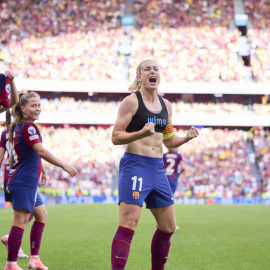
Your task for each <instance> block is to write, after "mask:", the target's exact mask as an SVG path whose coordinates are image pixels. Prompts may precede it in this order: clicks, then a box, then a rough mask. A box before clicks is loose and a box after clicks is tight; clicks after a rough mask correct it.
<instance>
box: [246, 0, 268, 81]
mask: <svg viewBox="0 0 270 270" xmlns="http://www.w3.org/2000/svg"><path fill="white" fill-rule="evenodd" d="M244 5H245V12H246V14H247V15H248V17H249V18H248V19H249V21H250V22H251V28H250V29H248V33H247V37H248V39H249V42H250V45H251V57H252V58H251V66H252V69H253V74H254V80H255V81H257V82H260V83H262V82H263V83H269V82H270V47H269V39H270V31H269V25H270V1H269V0H245V1H244Z"/></svg>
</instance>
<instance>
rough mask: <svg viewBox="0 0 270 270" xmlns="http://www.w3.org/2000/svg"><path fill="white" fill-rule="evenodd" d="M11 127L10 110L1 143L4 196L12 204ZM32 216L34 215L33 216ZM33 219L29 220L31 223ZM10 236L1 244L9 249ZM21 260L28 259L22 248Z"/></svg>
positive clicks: (19, 256)
mask: <svg viewBox="0 0 270 270" xmlns="http://www.w3.org/2000/svg"><path fill="white" fill-rule="evenodd" d="M10 127H11V113H10V110H7V111H6V129H5V130H3V132H2V134H1V141H0V167H1V165H2V162H3V159H4V156H5V152H7V160H6V164H5V167H4V196H5V201H6V202H10V203H11V202H12V199H11V196H10V194H9V193H8V192H7V190H6V188H7V183H8V178H9V152H10V147H9V134H10ZM31 216H32V215H31ZM30 219H31V217H30V218H29V221H30ZM8 236H9V235H8V234H6V235H4V236H3V237H2V238H1V242H2V243H3V244H4V245H5V246H6V247H8ZM18 258H19V259H24V258H28V256H27V255H26V254H24V252H23V250H22V248H21V247H20V249H19V254H18Z"/></svg>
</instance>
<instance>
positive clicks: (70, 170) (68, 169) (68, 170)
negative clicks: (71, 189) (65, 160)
mask: <svg viewBox="0 0 270 270" xmlns="http://www.w3.org/2000/svg"><path fill="white" fill-rule="evenodd" d="M63 170H64V171H66V172H68V173H69V174H70V176H71V177H73V176H75V175H76V174H77V171H76V170H75V169H74V168H73V167H71V166H69V165H68V164H64V166H63Z"/></svg>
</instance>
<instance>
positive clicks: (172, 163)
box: [163, 147, 185, 230]
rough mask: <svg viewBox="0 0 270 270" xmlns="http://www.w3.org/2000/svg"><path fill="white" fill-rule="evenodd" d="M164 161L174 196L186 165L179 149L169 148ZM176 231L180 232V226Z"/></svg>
mask: <svg viewBox="0 0 270 270" xmlns="http://www.w3.org/2000/svg"><path fill="white" fill-rule="evenodd" d="M163 161H164V166H165V171H166V175H167V178H168V181H169V183H170V186H171V189H172V193H173V195H174V193H175V191H176V188H177V184H178V179H179V177H180V175H181V174H182V173H183V172H184V171H185V163H184V161H183V158H182V156H181V154H179V153H178V148H177V147H176V148H168V152H167V153H166V154H164V155H163ZM175 230H179V226H177V225H176V228H175Z"/></svg>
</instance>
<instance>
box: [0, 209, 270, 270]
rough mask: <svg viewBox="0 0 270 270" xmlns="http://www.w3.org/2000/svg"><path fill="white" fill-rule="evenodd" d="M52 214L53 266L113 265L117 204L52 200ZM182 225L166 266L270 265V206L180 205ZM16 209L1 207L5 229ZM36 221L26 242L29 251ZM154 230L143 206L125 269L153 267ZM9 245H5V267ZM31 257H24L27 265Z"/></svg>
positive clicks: (54, 269) (103, 269) (203, 269)
mask: <svg viewBox="0 0 270 270" xmlns="http://www.w3.org/2000/svg"><path fill="white" fill-rule="evenodd" d="M47 210H48V214H49V219H48V222H47V224H46V226H45V231H44V234H43V239H42V247H41V250H40V254H41V259H42V261H43V262H44V264H45V265H47V266H48V267H49V270H109V269H110V248H111V242H112V239H113V236H114V234H115V231H116V228H117V226H118V206H117V205H113V204H81V205H53V206H47ZM176 217H177V221H178V222H177V223H178V225H180V230H179V231H177V232H176V233H175V234H174V235H173V237H172V244H171V249H170V254H169V259H168V261H167V264H166V270H225V269H226V270H269V269H270V206H266V205H176ZM11 220H12V210H11V209H0V235H1V236H2V235H4V234H6V233H7V232H8V231H9V229H10V226H11ZM31 226H32V222H31V224H29V225H28V227H27V229H26V230H25V233H24V238H23V244H22V247H23V249H24V251H25V253H27V254H29V233H30V228H31ZM154 231H155V222H154V219H153V217H152V215H151V213H150V212H149V211H148V210H146V209H145V208H143V210H142V215H141V219H140V222H139V225H138V228H137V231H136V233H135V235H134V238H133V241H132V245H131V250H130V255H129V259H128V262H127V265H126V268H125V269H126V270H131V269H132V270H150V269H151V264H150V256H151V255H150V245H151V239H152V235H153V233H154ZM6 255H7V252H6V248H5V247H4V245H1V246H0V269H4V265H5V261H6ZM27 263H28V259H26V260H25V259H24V260H19V261H18V264H19V266H20V267H22V268H23V269H25V270H26V269H28V268H27Z"/></svg>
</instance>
